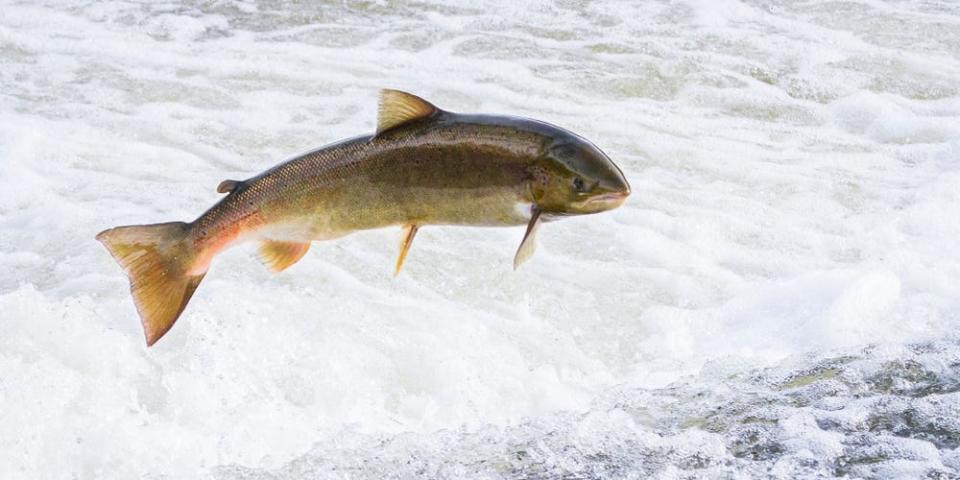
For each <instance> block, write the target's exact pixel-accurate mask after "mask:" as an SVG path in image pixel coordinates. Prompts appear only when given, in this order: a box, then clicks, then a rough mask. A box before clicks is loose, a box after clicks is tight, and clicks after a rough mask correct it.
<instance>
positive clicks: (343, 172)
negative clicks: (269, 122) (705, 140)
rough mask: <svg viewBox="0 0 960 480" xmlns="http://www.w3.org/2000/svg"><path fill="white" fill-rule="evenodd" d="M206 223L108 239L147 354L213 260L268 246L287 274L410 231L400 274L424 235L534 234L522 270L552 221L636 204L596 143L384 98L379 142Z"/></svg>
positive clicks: (269, 259)
mask: <svg viewBox="0 0 960 480" xmlns="http://www.w3.org/2000/svg"><path fill="white" fill-rule="evenodd" d="M217 191H218V192H220V193H225V194H226V196H225V197H224V198H223V199H221V200H220V201H219V202H218V203H217V204H216V205H214V206H213V207H212V208H210V209H209V210H207V211H206V212H205V213H204V214H203V215H200V217H199V218H197V219H196V220H194V221H192V222H189V223H186V222H170V223H158V224H153V225H132V226H123V227H116V228H111V229H109V230H104V231H103V232H100V233H99V234H98V235H97V237H96V238H97V240H99V241H100V242H101V243H103V245H104V246H105V247H106V248H107V250H109V251H110V254H111V255H113V257H114V259H116V261H117V262H118V263H119V264H120V265H121V266H122V267H123V269H124V270H125V271H126V274H127V276H128V277H129V279H130V293H131V294H132V295H133V301H134V303H135V304H136V307H137V312H138V313H139V314H140V320H141V322H142V324H143V331H144V335H145V336H146V341H147V345H148V346H150V345H153V344H154V343H156V341H157V340H159V339H160V338H161V337H163V335H164V334H165V333H167V331H169V330H170V328H171V327H172V326H173V324H174V322H176V321H177V318H179V317H180V314H181V313H183V310H184V308H186V306H187V302H188V301H189V300H190V297H191V296H193V293H194V291H195V290H196V289H197V286H198V285H200V281H201V280H203V277H204V275H206V273H207V270H208V269H209V268H210V262H211V260H213V257H214V256H216V255H217V254H218V253H220V252H221V251H223V250H224V249H226V248H227V247H229V246H231V245H235V244H237V243H239V242H242V241H250V240H254V241H258V242H260V247H259V253H260V258H261V260H262V261H263V262H264V263H265V264H266V265H267V266H268V267H269V268H270V269H272V270H273V271H274V272H279V271H281V270H284V269H286V268H287V267H289V266H291V265H293V264H294V263H296V262H297V261H298V260H300V259H301V258H302V257H303V256H304V254H306V253H307V250H308V249H309V248H310V242H312V241H314V240H328V239H332V238H337V237H341V236H343V235H346V234H348V233H352V232H355V231H358V230H367V229H373V228H381V227H387V226H391V225H399V226H402V228H403V239H402V242H401V246H400V253H399V255H398V256H397V261H396V265H395V274H396V273H399V272H400V268H401V267H402V265H403V262H404V259H405V258H406V256H407V252H408V251H409V250H410V245H411V244H412V243H413V239H414V237H415V236H416V234H417V230H418V229H419V228H420V227H422V226H424V225H477V226H510V225H526V226H527V229H526V233H525V234H524V237H523V240H522V241H521V242H520V247H519V248H518V249H517V252H516V255H515V256H514V259H513V266H514V268H516V267H518V266H520V264H521V263H523V262H524V261H525V260H526V259H528V258H529V257H530V255H532V254H533V252H534V248H535V244H536V243H535V240H536V233H537V229H538V227H539V226H540V224H541V222H542V221H544V220H545V219H553V218H557V217H560V216H565V215H582V214H590V213H597V212H602V211H605V210H610V209H613V208H616V207H618V206H620V204H622V203H623V202H624V200H625V199H626V198H627V196H628V195H629V194H630V186H629V184H628V183H627V180H626V178H624V176H623V172H621V171H620V169H619V168H618V167H617V166H616V165H615V164H614V163H613V161H611V160H610V158H609V157H607V155H605V154H604V153H603V152H602V151H600V149H599V148H597V147H596V146H594V145H593V144H592V143H590V142H589V141H587V140H586V139H584V138H583V137H580V136H578V135H576V134H574V133H572V132H570V131H568V130H564V129H562V128H560V127H556V126H554V125H550V124H548V123H544V122H540V121H537V120H531V119H526V118H519V117H512V116H501V115H479V114H462V113H454V112H448V111H445V110H441V109H439V108H437V107H436V106H434V105H433V104H431V103H429V102H427V101H426V100H424V99H422V98H420V97H417V96H415V95H411V94H409V93H405V92H401V91H398V90H382V91H381V92H380V103H379V112H378V119H377V128H376V132H374V133H373V134H372V135H363V136H359V137H354V138H350V139H347V140H343V141H340V142H337V143H333V144H331V145H327V146H325V147H321V148H319V149H316V150H314V151H311V152H308V153H306V154H303V155H301V156H299V157H296V158H294V159H292V160H289V161H286V162H284V163H281V164H279V165H277V166H275V167H273V168H271V169H269V170H267V171H265V172H263V173H261V174H259V175H257V176H255V177H252V178H249V179H247V180H242V181H238V180H225V181H223V182H222V183H220V185H219V186H218V187H217Z"/></svg>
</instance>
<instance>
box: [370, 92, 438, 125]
mask: <svg viewBox="0 0 960 480" xmlns="http://www.w3.org/2000/svg"><path fill="white" fill-rule="evenodd" d="M439 111H440V109H439V108H437V107H435V106H434V105H433V104H432V103H430V102H428V101H426V100H424V99H422V98H420V97H418V96H416V95H411V94H409V93H407V92H401V91H400V90H391V89H383V90H380V109H379V112H378V113H377V135H380V134H381V133H383V132H385V131H387V130H390V129H391V128H393V127H396V126H398V125H403V124H404V123H407V122H412V121H414V120H417V119H421V118H426V117H429V116H430V115H433V114H434V113H437V112H439Z"/></svg>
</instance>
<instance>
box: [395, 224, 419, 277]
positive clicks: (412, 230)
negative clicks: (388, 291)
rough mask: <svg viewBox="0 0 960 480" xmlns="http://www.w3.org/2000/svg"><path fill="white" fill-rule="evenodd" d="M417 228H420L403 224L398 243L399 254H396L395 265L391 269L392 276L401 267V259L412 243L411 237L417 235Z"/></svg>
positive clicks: (404, 256) (398, 272) (398, 271)
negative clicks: (401, 235)
mask: <svg viewBox="0 0 960 480" xmlns="http://www.w3.org/2000/svg"><path fill="white" fill-rule="evenodd" d="M418 229H420V226H419V225H414V224H410V225H404V226H403V241H402V242H401V243H400V255H399V256H397V267H396V269H395V270H394V271H393V275H394V276H397V275H399V274H400V268H401V267H403V261H404V260H405V259H406V258H407V252H408V251H410V245H412V244H413V237H414V236H416V235H417V230H418Z"/></svg>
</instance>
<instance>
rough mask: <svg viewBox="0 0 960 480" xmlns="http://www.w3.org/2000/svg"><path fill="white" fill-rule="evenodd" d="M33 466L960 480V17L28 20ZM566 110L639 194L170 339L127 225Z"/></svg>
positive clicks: (24, 241) (12, 389) (108, 6)
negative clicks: (364, 139)
mask: <svg viewBox="0 0 960 480" xmlns="http://www.w3.org/2000/svg"><path fill="white" fill-rule="evenodd" d="M0 4H2V5H0V476H2V477H3V478H5V479H12V478H44V479H45V478H49V479H64V478H78V479H86V478H98V479H99V478H154V479H161V478H198V477H199V478H214V479H313V478H648V477H656V478H703V477H708V478H717V477H719V478H756V477H761V478H762V477H778V478H798V477H830V476H847V477H848V478H893V477H904V478H921V477H926V478H958V476H960V449H958V446H960V333H958V327H960V248H958V247H960V3H957V2H949V1H939V2H938V1H923V0H905V1H879V0H858V1H820V0H808V1H797V2H793V1H777V0H749V1H736V0H719V1H713V0H689V1H676V2H668V1H643V2H613V1H610V2H603V1H598V2H577V1H567V0H550V1H535V2H502V3H501V2H498V3H486V4H483V3H478V2H475V1H458V2H442V3H423V2H331V3H329V4H327V3H323V4H319V3H312V2H305V3H300V2H290V3H285V2H266V1H265V2H255V3H251V2H244V3H231V2H225V1H204V2H185V3H179V2H177V3H164V2H142V3H141V2H34V1H31V2H16V1H13V2H11V1H3V2H0ZM382 87H392V88H400V89H404V90H409V91H411V92H414V93H416V94H418V95H421V96H423V97H425V98H427V99H429V100H431V101H433V102H435V103H436V104H438V105H439V106H441V107H442V108H447V109H449V110H454V111H464V112H487V113H505V114H515V115H522V116H529V117H534V118H538V119H542V120H546V121H549V122H551V123H555V124H558V125H561V126H564V127H567V128H569V129H571V130H574V131H576V132H578V133H580V134H582V135H583V136H585V137H587V138H589V139H591V140H593V141H594V142H595V143H597V144H598V145H599V146H600V147H601V148H602V149H604V150H605V151H606V152H607V153H608V154H609V155H610V156H611V157H612V158H613V159H614V160H615V161H616V162H618V164H619V165H620V166H621V167H622V168H623V170H624V172H625V174H626V176H627V178H628V179H629V180H630V182H631V184H632V187H633V192H634V193H633V195H632V196H631V197H630V199H629V201H628V202H627V203H626V204H625V205H624V206H623V207H621V208H620V209H618V210H616V211H613V212H609V213H604V214H600V215H595V216H588V217H580V218H569V219H564V220H562V221H558V222H552V223H549V224H547V225H545V226H544V227H543V228H542V229H541V234H540V240H541V244H540V248H539V250H538V252H537V254H536V255H535V256H534V257H533V259H532V260H531V261H529V262H528V263H527V264H525V265H524V266H523V267H522V268H521V269H519V270H518V271H516V272H514V271H513V270H512V268H511V258H512V255H513V252H514V250H515V249H516V247H517V244H518V243H519V241H520V239H521V237H522V235H523V229H522V228H519V227H518V228H511V229H483V228H453V227H433V228H430V227H426V228H423V229H422V230H421V233H420V234H419V235H418V237H417V242H416V245H414V247H413V249H412V251H411V253H410V255H409V257H408V258H407V263H406V266H405V270H404V272H403V274H402V275H400V276H399V277H397V278H393V277H392V270H391V269H392V264H393V260H394V258H395V255H396V253H397V246H398V242H399V235H400V232H399V229H384V230H377V231H370V232H362V233H358V234H354V235H351V236H347V237H344V238H341V239H338V240H334V241H329V242H320V243H315V244H314V246H313V248H312V249H311V251H310V252H309V254H308V255H307V256H306V257H305V259H304V260H303V261H301V262H300V263H298V264H297V265H295V266H294V267H292V268H291V269H289V270H287V271H285V272H283V273H282V274H279V275H271V274H269V273H268V272H267V271H266V269H265V268H263V266H262V265H260V264H259V262H258V261H257V260H256V259H255V255H254V247H253V246H252V245H247V246H242V247H239V248H235V249H233V250H230V251H228V252H227V253H225V254H224V255H222V256H221V257H219V258H217V260H216V261H215V262H214V264H213V266H212V268H211V270H210V272H209V274H208V275H207V277H206V280H205V281H204V283H203V285H202V286H201V287H200V289H199V290H198V292H197V294H196V296H195V297H194V299H193V301H192V302H191V304H190V306H189V307H188V308H187V311H186V313H185V315H184V317H183V318H182V319H181V320H180V321H179V322H178V324H177V325H176V326H175V328H174V329H173V330H172V331H171V332H170V334H169V335H168V336H167V337H165V338H164V339H163V340H162V341H161V342H160V343H158V344H157V345H156V346H155V347H153V348H151V349H149V350H148V349H146V348H145V347H144V342H143V337H142V333H141V330H140V326H139V322H138V319H137V315H136V311H135V309H134V306H133V304H132V301H131V299H130V296H129V293H128V286H127V283H126V279H125V277H124V276H123V274H122V272H121V271H120V270H119V268H118V267H117V266H116V264H115V263H114V262H113V260H112V259H111V258H110V256H109V255H108V254H107V252H106V251H105V250H104V249H103V248H102V247H101V245H99V244H98V243H97V242H96V241H95V240H94V238H93V237H94V235H95V234H96V233H97V232H98V231H100V230H102V229H104V228H108V227H112V226H116V225H122V224H131V223H153V222H162V221H173V220H191V219H193V218H194V217H196V216H197V215H199V214H200V213H201V212H202V211H203V210H204V209H206V208H207V207H208V206H210V205H212V204H213V202H215V201H216V200H217V199H218V197H219V195H218V194H217V193H216V192H215V188H216V186H217V184H218V183H219V182H220V181H221V180H223V179H226V178H246V177H248V176H251V175H253V174H255V173H258V172H259V171H261V170H263V169H266V168H268V167H270V166H272V165H274V164H275V163H277V162H279V161H282V160H284V159H285V158H289V157H291V156H293V155H295V154H297V153H300V152H303V151H305V150H309V149H312V148H315V147H317V146H320V145H323V144H325V143H328V142H332V141H335V140H338V139H341V138H344V137H348V136H353V135H357V134H360V133H364V132H369V131H371V130H372V129H373V125H374V118H375V115H376V94H377V90H378V89H379V88H382Z"/></svg>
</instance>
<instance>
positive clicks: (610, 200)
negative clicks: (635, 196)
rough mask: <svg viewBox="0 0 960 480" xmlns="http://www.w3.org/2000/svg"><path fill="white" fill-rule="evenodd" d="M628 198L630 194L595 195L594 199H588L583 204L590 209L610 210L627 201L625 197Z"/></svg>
mask: <svg viewBox="0 0 960 480" xmlns="http://www.w3.org/2000/svg"><path fill="white" fill-rule="evenodd" d="M629 196H630V192H628V191H627V192H610V193H604V194H600V195H597V196H595V197H590V198H589V199H587V201H586V202H585V203H586V205H587V206H589V207H591V208H598V207H599V208H600V209H602V210H610V209H613V208H617V207H619V206H620V205H622V204H623V202H624V201H626V200H627V197H629Z"/></svg>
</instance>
